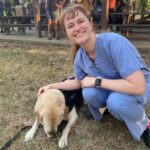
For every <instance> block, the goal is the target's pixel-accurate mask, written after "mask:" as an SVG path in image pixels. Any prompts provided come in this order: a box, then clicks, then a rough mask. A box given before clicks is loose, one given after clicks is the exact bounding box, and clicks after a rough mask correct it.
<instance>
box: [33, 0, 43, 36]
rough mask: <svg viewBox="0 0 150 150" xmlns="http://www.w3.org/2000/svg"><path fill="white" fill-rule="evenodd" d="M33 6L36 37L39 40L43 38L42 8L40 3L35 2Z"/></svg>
mask: <svg viewBox="0 0 150 150" xmlns="http://www.w3.org/2000/svg"><path fill="white" fill-rule="evenodd" d="M33 6H34V19H35V28H36V35H37V37H38V38H42V32H41V26H40V24H41V15H40V7H39V1H38V0H33Z"/></svg>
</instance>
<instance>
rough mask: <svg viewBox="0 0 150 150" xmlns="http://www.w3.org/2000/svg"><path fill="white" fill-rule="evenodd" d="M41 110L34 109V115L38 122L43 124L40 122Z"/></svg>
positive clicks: (39, 108)
mask: <svg viewBox="0 0 150 150" xmlns="http://www.w3.org/2000/svg"><path fill="white" fill-rule="evenodd" d="M41 110H42V108H41V107H38V108H35V109H34V114H35V117H36V118H37V120H38V122H41V123H42V122H43V121H42V111H41Z"/></svg>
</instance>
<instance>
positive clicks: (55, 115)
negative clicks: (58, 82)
mask: <svg viewBox="0 0 150 150" xmlns="http://www.w3.org/2000/svg"><path fill="white" fill-rule="evenodd" d="M34 113H35V122H34V124H33V126H32V128H31V129H30V131H29V132H28V133H27V134H26V136H25V141H26V142H27V141H29V140H31V139H32V138H33V137H34V135H35V133H36V131H37V129H38V125H39V124H42V125H43V128H44V132H45V133H46V135H47V136H48V137H52V135H53V133H56V132H57V129H58V125H59V124H60V123H61V122H62V120H67V121H68V123H67V125H66V127H65V128H64V130H63V133H62V136H61V138H60V140H59V142H58V146H59V148H64V147H65V146H67V145H68V134H69V132H70V130H71V127H72V126H73V125H74V123H75V122H76V120H77V118H78V115H77V112H76V108H75V106H74V107H73V108H72V110H71V111H70V112H69V110H68V107H66V104H65V97H64V94H63V93H62V92H61V91H60V90H57V89H50V90H48V91H46V92H44V93H43V94H41V95H40V96H39V97H38V100H37V103H36V105H35V109H34Z"/></svg>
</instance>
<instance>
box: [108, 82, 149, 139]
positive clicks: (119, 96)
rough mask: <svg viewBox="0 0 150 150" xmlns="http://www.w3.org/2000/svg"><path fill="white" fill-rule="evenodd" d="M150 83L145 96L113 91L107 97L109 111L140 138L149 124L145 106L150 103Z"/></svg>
mask: <svg viewBox="0 0 150 150" xmlns="http://www.w3.org/2000/svg"><path fill="white" fill-rule="evenodd" d="M149 89H150V84H147V86H146V90H145V94H144V96H131V95H127V94H123V93H116V92H112V93H111V94H110V95H109V97H108V99H107V104H106V105H107V108H108V110H109V112H110V113H111V114H112V115H113V116H115V117H116V118H117V119H119V120H122V121H124V122H125V124H126V125H127V127H128V129H129V131H130V132H131V135H132V136H133V138H134V139H135V140H137V141H139V140H140V137H141V135H142V134H143V132H144V130H145V129H146V127H147V125H148V117H147V115H146V114H145V110H144V106H145V105H149V104H150V92H149Z"/></svg>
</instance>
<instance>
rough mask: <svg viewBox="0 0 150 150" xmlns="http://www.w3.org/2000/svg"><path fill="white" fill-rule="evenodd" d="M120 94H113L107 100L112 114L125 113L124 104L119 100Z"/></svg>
mask: <svg viewBox="0 0 150 150" xmlns="http://www.w3.org/2000/svg"><path fill="white" fill-rule="evenodd" d="M119 95H120V94H119V93H111V94H110V96H109V97H108V99H107V108H108V110H109V111H110V112H113V113H118V114H119V113H121V112H122V111H123V104H122V103H121V101H120V99H119V97H120V96H119Z"/></svg>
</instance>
